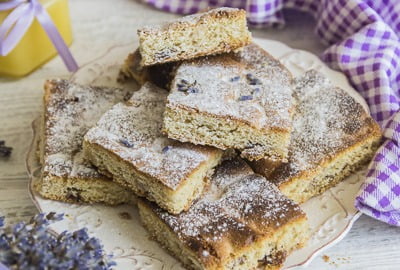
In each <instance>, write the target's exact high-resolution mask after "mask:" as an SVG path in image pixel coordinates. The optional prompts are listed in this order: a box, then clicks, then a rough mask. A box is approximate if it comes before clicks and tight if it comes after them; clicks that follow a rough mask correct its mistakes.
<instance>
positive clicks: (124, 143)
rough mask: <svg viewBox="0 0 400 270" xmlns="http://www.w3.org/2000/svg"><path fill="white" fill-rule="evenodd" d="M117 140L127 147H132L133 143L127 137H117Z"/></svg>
mask: <svg viewBox="0 0 400 270" xmlns="http://www.w3.org/2000/svg"><path fill="white" fill-rule="evenodd" d="M119 142H120V143H121V144H122V145H123V146H125V147H128V148H132V147H133V143H131V142H129V141H128V140H127V139H119Z"/></svg>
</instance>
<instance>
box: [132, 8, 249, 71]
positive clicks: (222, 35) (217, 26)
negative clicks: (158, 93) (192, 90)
mask: <svg viewBox="0 0 400 270" xmlns="http://www.w3.org/2000/svg"><path fill="white" fill-rule="evenodd" d="M138 36H139V43H140V46H139V47H140V53H141V55H142V61H141V64H142V66H149V65H154V64H161V63H166V62H173V61H180V60H186V59H192V58H195V57H199V56H205V55H211V54H217V53H225V52H231V51H234V50H236V49H238V48H241V47H243V46H245V45H247V44H249V43H250V42H251V34H250V32H249V31H248V29H247V23H246V11H244V10H241V9H236V8H226V7H223V8H216V9H212V10H209V11H207V12H204V13H199V14H194V15H189V16H186V17H183V18H180V19H177V20H175V21H172V22H170V23H166V24H163V25H157V26H146V27H143V28H141V29H139V30H138Z"/></svg>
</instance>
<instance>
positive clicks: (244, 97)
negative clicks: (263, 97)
mask: <svg viewBox="0 0 400 270" xmlns="http://www.w3.org/2000/svg"><path fill="white" fill-rule="evenodd" d="M252 99H253V96H251V95H249V96H241V97H239V101H246V100H252Z"/></svg>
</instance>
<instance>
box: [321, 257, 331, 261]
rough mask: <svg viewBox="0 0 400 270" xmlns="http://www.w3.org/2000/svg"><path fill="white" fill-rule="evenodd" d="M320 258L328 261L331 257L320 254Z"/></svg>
mask: <svg viewBox="0 0 400 270" xmlns="http://www.w3.org/2000/svg"><path fill="white" fill-rule="evenodd" d="M322 259H323V260H324V262H329V260H330V259H331V258H329V256H328V255H323V256H322Z"/></svg>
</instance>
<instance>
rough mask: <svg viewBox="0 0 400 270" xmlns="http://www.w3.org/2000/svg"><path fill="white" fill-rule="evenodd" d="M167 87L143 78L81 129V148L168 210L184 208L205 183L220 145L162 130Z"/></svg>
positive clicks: (116, 177)
mask: <svg viewBox="0 0 400 270" xmlns="http://www.w3.org/2000/svg"><path fill="white" fill-rule="evenodd" d="M167 95H168V92H167V91H166V90H164V89H161V88H158V87H157V86H155V85H153V84H151V83H146V84H145V85H144V86H143V87H142V88H141V89H140V90H139V91H137V92H135V93H134V94H133V96H132V98H131V99H130V100H129V101H128V102H127V103H119V104H117V105H115V106H114V107H113V108H112V109H111V110H109V111H108V112H107V113H106V114H104V115H103V117H102V118H101V119H100V121H99V122H98V123H97V125H96V126H95V127H94V128H92V129H91V130H89V132H88V133H87V134H86V136H85V139H84V143H83V148H84V150H85V155H86V156H87V157H88V159H89V160H90V161H91V162H92V163H93V164H94V165H96V166H97V167H98V168H100V169H101V170H104V171H108V172H109V173H111V174H112V175H113V179H114V181H116V182H118V183H120V184H122V185H124V186H126V187H128V188H129V189H131V190H133V191H134V193H136V194H137V195H139V196H144V197H146V198H147V199H149V200H152V201H155V202H156V203H157V204H158V205H160V206H161V207H162V208H164V209H167V210H168V211H169V212H171V213H179V212H181V211H182V210H185V209H187V208H188V207H189V206H190V204H191V202H192V201H193V200H194V199H196V198H198V197H199V196H200V195H201V193H202V191H203V188H204V186H205V185H206V179H205V176H206V175H207V173H209V171H210V170H211V169H212V168H213V167H215V166H216V165H217V164H218V163H219V161H220V159H221V156H222V151H220V150H218V149H215V148H212V147H204V146H195V145H191V144H187V143H186V144H185V143H180V142H177V141H173V140H171V139H168V138H167V137H165V136H164V135H162V134H161V125H162V114H163V111H164V108H165V103H166V99H167Z"/></svg>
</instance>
